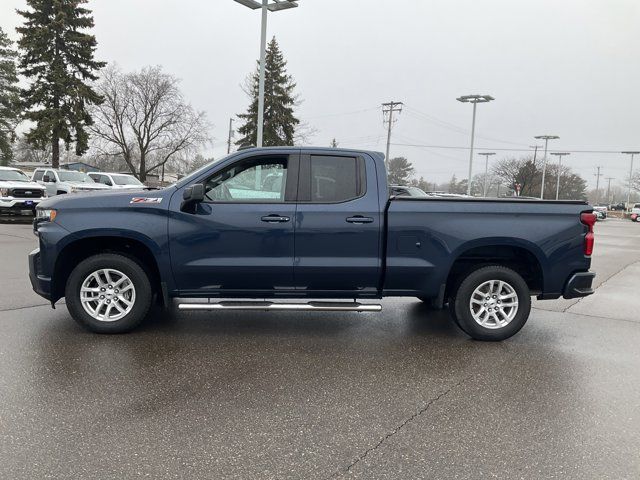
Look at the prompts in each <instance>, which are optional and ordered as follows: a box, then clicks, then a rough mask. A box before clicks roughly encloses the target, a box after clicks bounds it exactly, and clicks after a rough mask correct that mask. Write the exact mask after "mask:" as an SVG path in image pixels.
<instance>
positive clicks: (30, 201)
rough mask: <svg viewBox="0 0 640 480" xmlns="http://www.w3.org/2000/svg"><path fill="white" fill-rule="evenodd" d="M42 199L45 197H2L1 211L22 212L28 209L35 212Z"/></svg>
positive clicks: (0, 202)
mask: <svg viewBox="0 0 640 480" xmlns="http://www.w3.org/2000/svg"><path fill="white" fill-rule="evenodd" d="M42 200H44V198H11V197H8V198H2V199H0V213H22V212H23V211H26V210H29V211H30V212H32V213H33V211H34V210H35V208H36V206H37V205H38V204H39V203H40V202H41V201H42Z"/></svg>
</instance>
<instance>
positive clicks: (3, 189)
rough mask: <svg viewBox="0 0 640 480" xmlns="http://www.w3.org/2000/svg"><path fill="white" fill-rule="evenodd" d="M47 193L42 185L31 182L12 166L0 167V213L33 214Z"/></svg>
mask: <svg viewBox="0 0 640 480" xmlns="http://www.w3.org/2000/svg"><path fill="white" fill-rule="evenodd" d="M46 196H47V194H46V193H45V189H44V187H42V186H41V185H39V184H37V183H35V182H32V181H31V180H30V179H29V177H28V176H27V175H25V173H24V172H23V171H22V170H20V169H18V168H13V167H0V214H3V215H4V214H20V215H33V214H35V209H36V206H37V205H38V203H40V201H41V200H43V199H44V198H45V197H46Z"/></svg>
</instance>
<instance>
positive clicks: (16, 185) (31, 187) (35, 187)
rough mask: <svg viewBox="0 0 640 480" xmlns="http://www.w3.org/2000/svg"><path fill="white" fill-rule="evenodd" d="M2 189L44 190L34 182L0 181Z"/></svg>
mask: <svg viewBox="0 0 640 480" xmlns="http://www.w3.org/2000/svg"><path fill="white" fill-rule="evenodd" d="M0 187H2V188H28V189H29V190H44V187H43V186H42V185H40V184H39V183H36V182H12V181H9V180H0Z"/></svg>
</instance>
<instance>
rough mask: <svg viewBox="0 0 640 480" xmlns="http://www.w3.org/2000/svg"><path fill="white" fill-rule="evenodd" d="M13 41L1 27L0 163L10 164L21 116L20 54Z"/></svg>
mask: <svg viewBox="0 0 640 480" xmlns="http://www.w3.org/2000/svg"><path fill="white" fill-rule="evenodd" d="M12 43H13V42H11V40H10V39H9V37H8V36H7V34H6V33H4V31H3V30H2V28H1V27H0V165H8V164H9V161H10V160H11V158H12V149H11V143H12V142H13V141H14V140H15V127H16V124H17V123H18V118H19V101H20V96H19V89H18V76H17V74H16V58H17V56H18V54H17V52H16V51H15V50H13V48H12Z"/></svg>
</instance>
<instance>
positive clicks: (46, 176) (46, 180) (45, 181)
mask: <svg viewBox="0 0 640 480" xmlns="http://www.w3.org/2000/svg"><path fill="white" fill-rule="evenodd" d="M42 181H43V182H44V183H49V182H51V177H50V176H49V175H45V176H44V177H42Z"/></svg>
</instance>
